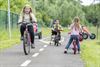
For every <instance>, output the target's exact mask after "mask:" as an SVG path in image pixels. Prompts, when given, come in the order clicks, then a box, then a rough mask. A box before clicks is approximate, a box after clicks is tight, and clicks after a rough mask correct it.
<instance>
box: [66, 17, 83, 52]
mask: <svg viewBox="0 0 100 67" xmlns="http://www.w3.org/2000/svg"><path fill="white" fill-rule="evenodd" d="M70 29H71V36H70V39H69V42H68V44H67V45H66V47H65V51H64V53H67V50H68V48H69V46H70V44H71V43H72V41H73V40H76V44H77V47H78V52H80V44H79V39H78V37H79V33H80V32H81V26H80V19H79V17H75V18H74V20H73V23H72V24H71V26H70Z"/></svg>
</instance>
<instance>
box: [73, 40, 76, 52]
mask: <svg viewBox="0 0 100 67" xmlns="http://www.w3.org/2000/svg"><path fill="white" fill-rule="evenodd" d="M73 46H74V48H73V50H74V54H76V41H73Z"/></svg>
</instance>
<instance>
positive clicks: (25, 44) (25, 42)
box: [23, 33, 30, 55]
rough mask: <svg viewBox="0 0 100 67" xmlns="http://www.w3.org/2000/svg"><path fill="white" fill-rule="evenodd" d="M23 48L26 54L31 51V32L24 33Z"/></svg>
mask: <svg viewBox="0 0 100 67" xmlns="http://www.w3.org/2000/svg"><path fill="white" fill-rule="evenodd" d="M23 49H24V53H25V55H28V54H29V53H30V42H29V34H28V33H27V34H24V39H23Z"/></svg>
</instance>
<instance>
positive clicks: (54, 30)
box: [52, 20, 63, 40]
mask: <svg viewBox="0 0 100 67" xmlns="http://www.w3.org/2000/svg"><path fill="white" fill-rule="evenodd" d="M62 30H63V29H62V26H61V25H60V24H59V20H56V21H55V24H54V25H53V27H52V35H57V34H58V35H59V40H60V39H61V32H60V31H62Z"/></svg>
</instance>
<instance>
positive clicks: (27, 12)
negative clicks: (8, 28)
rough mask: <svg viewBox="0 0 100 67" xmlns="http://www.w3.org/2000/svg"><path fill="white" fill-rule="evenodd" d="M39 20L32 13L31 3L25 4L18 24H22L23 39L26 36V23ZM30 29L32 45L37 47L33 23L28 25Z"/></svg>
mask: <svg viewBox="0 0 100 67" xmlns="http://www.w3.org/2000/svg"><path fill="white" fill-rule="evenodd" d="M33 22H37V20H36V18H35V15H34V14H33V13H32V8H31V6H30V5H25V6H24V8H23V9H22V12H21V14H20V17H19V21H18V24H21V25H20V33H21V40H23V38H24V31H25V30H26V23H33ZM27 28H28V31H29V33H30V38H31V44H32V45H31V47H32V48H35V46H34V31H33V24H29V25H28V26H27Z"/></svg>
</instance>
